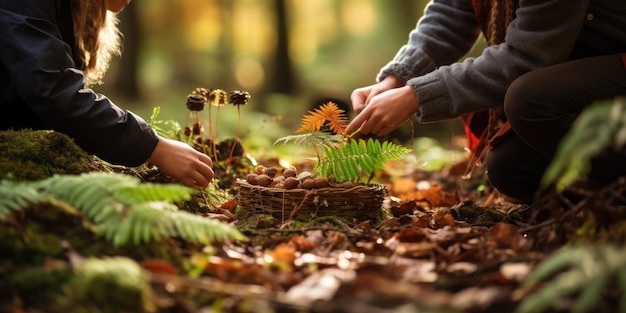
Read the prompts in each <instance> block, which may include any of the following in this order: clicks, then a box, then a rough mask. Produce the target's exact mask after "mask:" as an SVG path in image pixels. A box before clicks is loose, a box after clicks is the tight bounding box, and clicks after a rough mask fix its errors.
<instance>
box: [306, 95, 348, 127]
mask: <svg viewBox="0 0 626 313" xmlns="http://www.w3.org/2000/svg"><path fill="white" fill-rule="evenodd" d="M326 121H328V127H329V129H330V130H331V131H332V132H334V133H335V134H339V135H345V133H346V126H347V118H346V116H345V111H344V110H342V109H340V108H339V107H338V106H337V105H336V104H335V103H333V102H330V101H329V102H328V103H326V104H323V105H321V106H320V107H319V108H317V109H315V110H313V111H309V114H307V115H305V116H304V117H303V118H302V124H301V125H300V128H298V129H297V130H296V132H297V133H301V132H317V131H319V130H320V129H321V128H322V126H323V125H324V123H326Z"/></svg>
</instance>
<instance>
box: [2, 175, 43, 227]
mask: <svg viewBox="0 0 626 313" xmlns="http://www.w3.org/2000/svg"><path fill="white" fill-rule="evenodd" d="M41 200H43V197H42V196H41V195H40V194H39V193H38V192H37V190H35V189H34V188H32V187H30V186H28V185H26V184H23V183H17V182H12V181H0V220H2V219H4V218H5V217H7V216H8V215H9V214H11V212H12V211H20V210H21V209H23V208H25V207H27V206H28V205H29V204H30V203H37V202H39V201H41Z"/></svg>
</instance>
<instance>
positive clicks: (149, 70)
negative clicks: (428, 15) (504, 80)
mask: <svg viewBox="0 0 626 313" xmlns="http://www.w3.org/2000/svg"><path fill="white" fill-rule="evenodd" d="M427 3H428V1H425V0H415V1H405V0H315V1H302V0H265V1H258V0H185V1H176V0H134V1H132V2H131V3H130V4H129V5H128V6H127V7H126V8H125V10H124V11H123V12H122V13H121V14H120V15H119V18H120V20H121V23H120V29H121V30H122V32H123V33H124V52H123V56H122V57H121V58H116V59H115V60H114V63H113V64H112V66H111V70H110V71H109V73H108V74H107V76H106V78H105V84H104V85H102V86H98V87H96V88H95V89H96V90H97V91H99V92H102V93H104V94H106V95H107V96H109V97H110V98H111V99H112V100H113V101H114V102H115V103H116V104H117V105H119V106H120V107H123V108H126V109H129V110H131V111H133V112H135V113H137V114H139V115H140V116H142V117H144V118H146V119H148V118H149V117H150V115H151V112H152V110H153V108H155V107H158V108H160V110H161V113H160V114H159V119H162V120H174V121H177V122H178V123H180V124H181V125H185V124H188V123H190V121H191V119H190V117H189V112H188V111H187V109H186V106H185V100H186V96H187V94H189V93H190V92H191V91H192V90H193V89H195V88H196V87H204V88H210V89H216V88H221V89H224V90H226V91H231V90H245V91H248V92H249V93H250V94H251V95H252V98H251V101H250V103H249V105H247V106H245V107H242V108H241V121H242V122H241V136H242V137H245V138H247V140H248V141H249V142H252V143H251V145H254V146H255V147H252V148H254V149H268V150H271V149H272V148H271V145H272V143H273V141H274V140H275V139H276V138H278V137H280V136H284V135H286V134H289V133H292V132H293V131H294V130H295V129H297V128H298V125H299V123H300V121H301V118H302V115H303V114H305V113H306V112H307V111H309V110H311V109H313V108H315V107H316V106H317V105H320V104H323V103H325V102H327V101H333V102H335V103H337V104H339V105H345V108H346V109H347V110H348V113H349V114H351V113H352V112H350V111H349V108H350V107H351V105H350V101H349V97H350V93H351V92H352V90H354V89H355V88H358V87H362V86H366V85H370V84H372V83H374V82H375V77H376V74H377V73H378V70H379V69H380V68H381V67H382V66H383V65H385V64H386V63H387V62H388V61H389V60H391V59H392V58H393V56H394V55H395V54H396V52H397V51H398V49H399V48H400V46H401V45H403V44H405V43H406V41H407V39H408V34H409V31H410V30H411V29H413V28H414V26H415V24H416V22H417V21H418V19H419V18H420V17H421V16H422V13H423V12H424V9H425V6H426V5H427ZM479 46H480V44H479V45H478V48H480V47H479ZM473 53H474V52H472V53H470V55H471V54H473ZM238 121H239V118H238V115H237V109H236V108H234V107H224V108H222V109H221V112H220V117H219V130H218V133H217V136H218V139H220V138H226V137H232V136H233V135H234V134H235V133H236V131H237V125H238V124H239V122H238ZM461 133H462V127H461V124H460V122H459V121H458V120H452V121H446V122H441V123H435V124H428V125H417V123H415V122H413V123H412V124H411V123H405V125H403V126H402V127H401V128H400V129H399V130H398V131H397V132H395V133H394V137H396V140H399V141H401V142H403V143H406V144H407V145H408V146H410V147H412V148H417V150H423V147H416V146H415V145H416V144H419V145H427V146H433V145H434V146H441V147H443V149H444V150H450V149H452V150H453V151H460V152H459V153H460V154H462V153H463V151H462V143H459V142H458V138H459V137H460V136H459V134H461ZM429 153H432V152H429ZM442 153H444V152H442ZM435 154H436V153H435ZM443 157H449V156H446V155H439V156H437V155H435V156H432V157H431V158H432V159H437V158H443ZM458 157H459V156H455V158H458ZM428 161H429V162H432V160H428Z"/></svg>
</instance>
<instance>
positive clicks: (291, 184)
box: [283, 177, 300, 189]
mask: <svg viewBox="0 0 626 313" xmlns="http://www.w3.org/2000/svg"><path fill="white" fill-rule="evenodd" d="M299 184H300V182H299V181H298V180H297V179H296V178H295V177H287V178H285V182H284V183H283V185H284V186H285V189H295V188H298V185H299Z"/></svg>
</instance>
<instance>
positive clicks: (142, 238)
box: [0, 173, 246, 245]
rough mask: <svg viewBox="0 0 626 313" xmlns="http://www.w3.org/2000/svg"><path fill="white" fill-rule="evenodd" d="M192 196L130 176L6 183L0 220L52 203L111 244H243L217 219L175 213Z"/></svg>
mask: <svg viewBox="0 0 626 313" xmlns="http://www.w3.org/2000/svg"><path fill="white" fill-rule="evenodd" d="M193 192H195V191H194V190H193V189H190V188H187V187H184V186H181V185H175V184H150V183H141V182H140V180H139V179H138V178H135V177H133V176H130V175H123V174H112V173H88V174H83V175H80V176H69V175H68V176H59V175H57V176H53V177H51V178H48V179H45V180H42V181H37V182H31V183H12V182H4V183H2V184H0V195H3V197H2V200H0V218H4V217H6V216H7V215H8V214H10V213H11V211H19V210H20V209H22V208H25V207H26V206H27V205H28V203H36V202H39V201H42V200H45V199H50V198H52V199H56V200H60V201H64V202H66V203H67V204H69V205H71V206H73V207H75V208H76V209H77V210H79V211H81V212H83V213H84V214H85V215H86V216H87V218H89V219H90V220H92V221H93V222H94V224H95V225H96V227H97V229H98V231H99V234H100V235H102V236H104V237H105V238H107V239H108V240H111V241H112V242H113V244H115V245H125V244H128V243H134V244H140V243H142V242H150V241H160V240H162V239H164V238H167V237H173V236H179V237H180V238H182V239H184V240H188V241H191V242H194V243H202V244H207V243H210V242H211V241H213V240H224V239H226V238H233V239H240V240H245V239H246V238H245V236H243V235H242V234H241V233H240V232H239V231H238V230H237V229H235V228H233V227H231V226H229V225H226V224H224V223H222V222H220V221H218V220H214V219H208V218H203V217H200V216H198V215H194V214H192V213H189V212H186V211H180V210H178V207H177V206H176V205H174V204H173V203H175V202H179V201H183V200H189V199H190V198H191V194H192V193H193Z"/></svg>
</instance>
